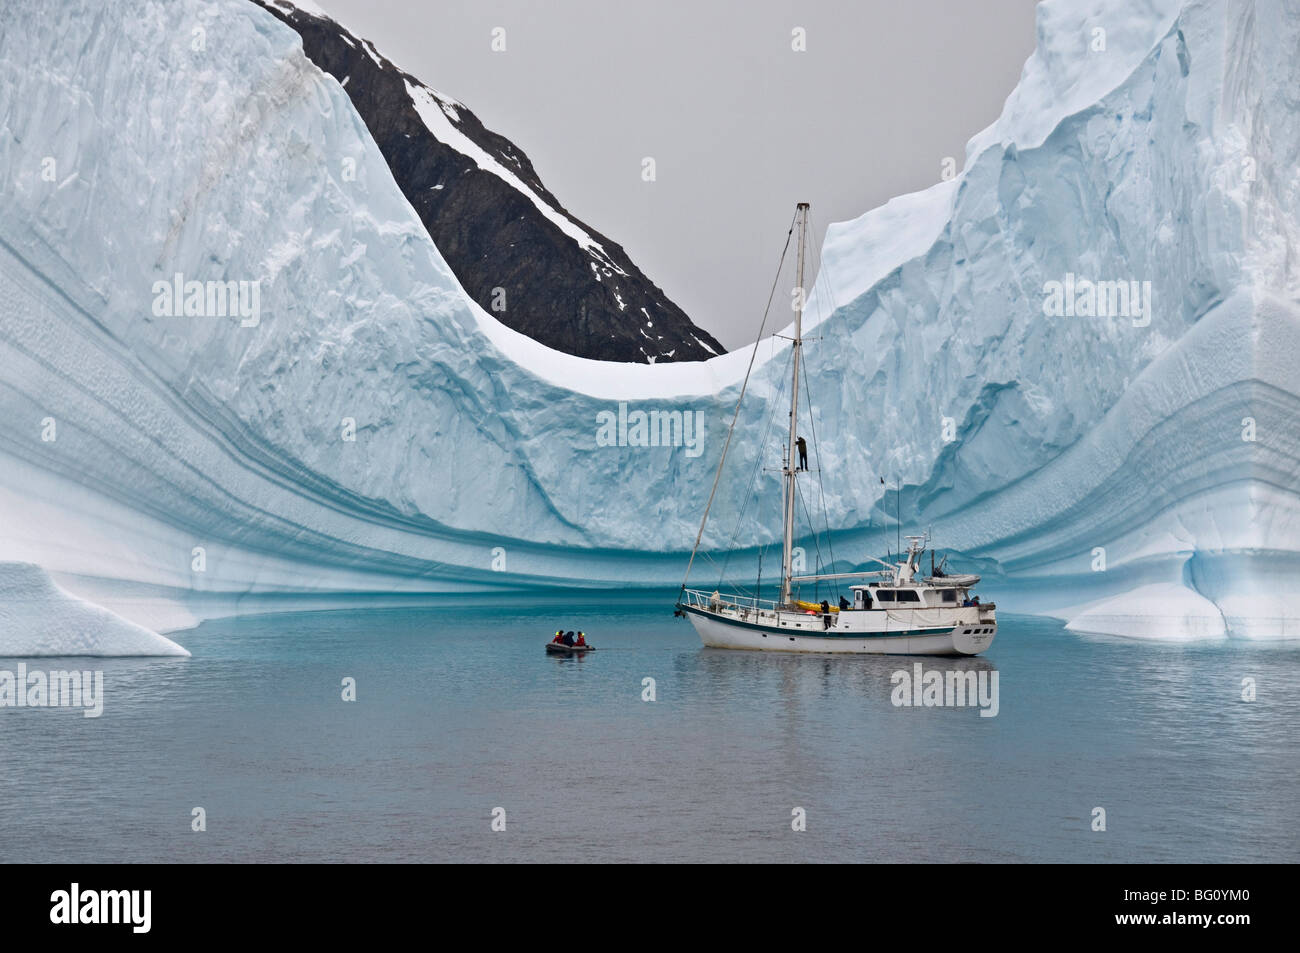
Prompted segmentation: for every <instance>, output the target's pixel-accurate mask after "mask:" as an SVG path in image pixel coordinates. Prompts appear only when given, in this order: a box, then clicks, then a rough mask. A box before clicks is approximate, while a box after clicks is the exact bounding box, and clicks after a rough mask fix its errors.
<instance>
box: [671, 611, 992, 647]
mask: <svg viewBox="0 0 1300 953" xmlns="http://www.w3.org/2000/svg"><path fill="white" fill-rule="evenodd" d="M864 614H865V613H864ZM687 615H688V616H689V617H690V620H691V624H692V625H693V626H695V631H696V632H698V633H699V636H700V639H701V641H703V643H704V644H705V645H706V646H708V647H710V648H717V649H748V650H751V651H759V652H819V653H821V652H828V653H837V654H854V655H978V654H979V653H980V652H983V651H985V650H986V649H987V648H988V647H989V646H990V645H991V644H992V643H993V637H994V636H995V635H996V634H997V623H996V622H995V621H993V620H991V619H983V620H980V619H978V613H975V614H974V615H975V617H976V618H975V619H974V620H968V621H964V622H954V623H953V624H951V625H947V624H945V625H943V626H939V627H931V628H928V629H927V630H917V629H907V628H904V627H902V626H900V627H899V631H898V634H891V633H890V632H889V631H887V630H886V631H878V632H866V631H862V632H860V633H859V632H856V631H849V630H847V627H846V628H845V630H842V634H831V633H833V632H834V631H835V630H834V629H832V630H829V631H827V630H825V629H823V628H822V624H821V622H820V619H818V621H817V622H816V627H814V626H813V625H812V624H811V623H809V624H808V625H807V626H806V627H801V628H804V629H805V631H798V630H795V629H792V628H790V627H788V626H787V627H776V626H771V625H759V624H754V623H742V622H738V621H733V620H729V619H727V618H725V617H723V616H722V615H720V614H714V613H709V612H703V611H700V610H688V612H687ZM823 633H825V634H823Z"/></svg>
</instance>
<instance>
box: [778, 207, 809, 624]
mask: <svg viewBox="0 0 1300 953" xmlns="http://www.w3.org/2000/svg"><path fill="white" fill-rule="evenodd" d="M795 214H796V215H797V216H798V219H799V265H798V273H797V277H796V279H795V308H794V343H793V344H792V345H791V352H790V363H791V365H792V366H793V368H794V370H793V372H792V373H793V379H792V382H791V384H790V440H789V443H788V444H787V445H786V455H785V500H784V506H783V513H784V516H785V537H784V540H783V546H782V549H781V604H782V605H788V604H789V603H790V594H791V588H792V585H793V583H792V579H793V576H794V565H793V555H794V510H795V506H794V505H795V479H796V473H797V472H798V471H797V470H796V469H795V467H796V466H797V465H798V460H797V458H796V457H795V453H796V448H795V440H796V439H798V436H799V429H798V428H799V363H800V360H801V359H802V350H803V306H804V291H803V261H804V239H805V236H806V233H807V230H808V203H807V202H800V203H799V205H798V210H797V211H796V213H795Z"/></svg>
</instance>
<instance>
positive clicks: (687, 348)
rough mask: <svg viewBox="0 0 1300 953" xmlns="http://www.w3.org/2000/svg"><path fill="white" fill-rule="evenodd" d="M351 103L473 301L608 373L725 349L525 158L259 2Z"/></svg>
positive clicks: (326, 20) (287, 6)
mask: <svg viewBox="0 0 1300 953" xmlns="http://www.w3.org/2000/svg"><path fill="white" fill-rule="evenodd" d="M255 2H258V3H261V5H262V6H264V7H265V8H266V9H268V10H269V11H271V12H272V13H273V14H275V16H277V17H279V18H280V19H281V20H283V21H284V22H285V23H287V24H288V25H289V26H291V27H293V29H294V30H295V31H297V33H298V34H299V35H300V36H301V37H302V42H303V51H304V52H305V53H306V54H307V57H308V59H310V60H311V61H312V62H313V63H315V64H316V65H317V66H318V67H320V69H321V70H323V71H324V72H326V73H328V74H329V75H331V76H333V77H334V78H335V79H336V80H338V81H339V84H340V85H341V86H342V87H343V89H344V90H345V91H346V92H347V94H348V96H349V98H351V100H352V105H353V106H354V107H355V108H356V110H357V113H358V114H359V115H360V116H361V118H362V119H363V120H364V121H365V123H366V126H367V128H368V129H369V130H370V135H371V137H372V138H373V139H374V140H375V144H376V145H377V146H379V151H380V152H382V153H383V155H384V158H385V159H386V160H387V161H388V166H389V168H390V169H392V172H393V178H394V179H395V180H396V182H397V184H398V186H399V187H400V188H401V190H402V193H403V194H404V195H405V196H406V198H407V201H409V202H410V203H411V206H412V207H413V208H414V209H415V211H416V213H417V214H418V215H419V216H420V220H421V221H422V222H423V223H424V226H425V228H426V229H427V230H428V232H429V235H430V237H432V238H433V241H434V244H435V245H437V246H438V251H439V252H441V253H442V256H443V258H444V259H446V261H447V264H448V265H450V266H451V270H452V271H453V272H454V273H455V275H456V279H457V280H458V281H459V282H460V285H461V287H462V288H464V289H465V291H466V293H468V294H469V296H470V297H471V298H473V299H474V300H475V301H477V302H478V303H479V304H480V305H481V306H482V307H483V308H484V309H486V310H488V311H489V312H490V313H491V314H492V315H493V316H494V317H496V318H497V319H498V320H500V321H501V322H503V323H504V324H506V325H508V326H509V327H512V328H514V329H515V330H516V331H522V332H523V333H524V334H527V335H528V336H529V337H531V338H533V339H534V340H537V341H540V342H542V343H543V344H545V345H547V346H548V347H552V348H555V349H556V350H560V351H564V352H565V353H567V354H576V355H578V356H579V357H590V358H595V359H597V360H604V361H634V362H638V363H642V364H644V363H654V362H655V361H702V360H706V359H708V358H710V357H715V356H717V355H719V354H721V353H723V351H724V350H725V348H723V347H722V345H721V344H719V343H718V342H717V341H716V340H714V338H713V337H712V336H711V335H710V334H709V333H708V332H707V331H704V330H702V329H701V328H698V327H696V326H695V325H694V324H692V323H691V320H690V318H688V317H687V316H686V314H685V313H684V312H683V311H682V309H681V308H679V307H678V306H677V305H676V304H674V303H673V302H672V301H671V300H669V298H668V297H667V296H666V295H665V294H664V293H663V291H662V290H660V289H659V288H658V287H657V286H656V285H655V284H654V283H653V282H651V281H650V279H649V278H647V277H646V276H645V275H644V274H643V273H642V272H641V270H640V269H639V268H637V266H636V265H635V264H634V263H633V262H632V260H631V259H630V258H629V257H628V256H627V253H626V252H625V251H624V250H623V249H622V248H621V247H620V246H619V245H617V244H615V243H614V241H612V240H611V239H610V238H608V237H606V236H604V235H602V234H600V233H599V232H597V231H595V230H594V229H593V228H591V226H589V225H587V224H585V223H583V222H580V221H578V220H577V219H576V218H574V217H573V216H572V215H571V214H570V213H569V212H567V211H566V210H565V209H564V207H563V206H562V205H561V204H560V202H559V200H558V199H556V197H555V196H554V195H552V194H551V192H550V190H548V189H547V188H546V186H545V185H543V184H542V180H541V179H540V177H539V176H538V175H537V172H536V170H534V168H533V164H532V163H531V162H530V161H529V160H528V156H526V155H525V154H524V153H523V151H522V150H521V149H520V148H519V147H518V146H516V145H515V144H514V143H512V142H511V141H510V140H508V139H506V138H505V137H504V136H501V135H498V134H497V133H495V132H492V131H491V130H489V129H486V128H485V127H484V126H483V124H482V123H481V122H480V121H479V119H478V117H477V116H475V115H474V113H473V112H471V111H470V110H469V108H468V107H467V106H466V105H465V104H464V103H461V102H458V101H456V100H454V99H452V98H450V97H449V96H446V95H443V94H442V93H439V92H437V91H436V90H434V89H430V88H429V87H428V86H426V85H425V84H424V83H422V82H420V80H418V79H417V78H416V77H414V76H412V75H410V74H409V73H406V72H403V71H402V70H401V69H399V68H398V67H397V66H395V65H394V64H393V63H392V62H391V61H390V60H388V59H387V58H386V57H385V56H384V55H383V54H382V53H380V52H379V50H377V49H376V48H375V46H374V44H373V43H371V42H370V41H369V40H365V39H361V38H358V37H356V36H353V35H352V34H351V33H350V32H349V31H348V30H347V29H345V28H344V27H342V26H340V25H339V24H338V23H337V22H336V21H335V20H333V19H331V18H330V17H329V16H328V15H327V14H326V13H324V12H323V11H322V10H320V9H319V8H317V7H314V6H311V5H305V4H298V5H295V4H292V3H289V2H288V0H255Z"/></svg>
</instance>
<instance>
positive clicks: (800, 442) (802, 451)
mask: <svg viewBox="0 0 1300 953" xmlns="http://www.w3.org/2000/svg"><path fill="white" fill-rule="evenodd" d="M794 445H795V446H796V447H798V448H799V469H800V470H807V469H808V444H807V443H805V442H804V439H803V437H800V438H798V439H797V440H796V441H795V442H794Z"/></svg>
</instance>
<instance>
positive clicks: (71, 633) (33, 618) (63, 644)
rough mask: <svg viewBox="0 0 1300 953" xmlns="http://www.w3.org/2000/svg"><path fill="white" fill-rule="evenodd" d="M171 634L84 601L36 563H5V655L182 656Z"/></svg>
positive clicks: (1, 579)
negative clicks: (139, 623)
mask: <svg viewBox="0 0 1300 953" xmlns="http://www.w3.org/2000/svg"><path fill="white" fill-rule="evenodd" d="M189 654H190V653H189V652H187V651H186V650H185V649H183V648H181V647H180V646H179V645H177V644H176V643H175V642H173V641H172V640H171V639H168V638H164V637H163V636H161V635H159V634H158V633H156V632H150V631H149V630H148V629H146V628H144V627H143V626H139V625H136V624H135V623H134V622H129V621H127V620H126V619H123V618H121V617H120V616H117V615H114V614H113V613H112V612H109V611H108V610H107V609H103V608H101V607H100V606H96V605H91V604H90V603H87V602H83V601H82V600H80V599H77V598H75V597H74V596H72V595H69V594H68V593H66V592H64V591H63V590H62V589H60V588H59V587H58V586H56V585H55V584H54V583H53V581H51V579H50V577H49V576H48V575H46V573H45V571H44V570H42V569H41V567H39V566H34V565H32V564H31V563H0V658H15V657H31V656H78V655H82V656H114V657H116V656H126V655H182V656H186V657H188V656H189Z"/></svg>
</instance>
